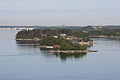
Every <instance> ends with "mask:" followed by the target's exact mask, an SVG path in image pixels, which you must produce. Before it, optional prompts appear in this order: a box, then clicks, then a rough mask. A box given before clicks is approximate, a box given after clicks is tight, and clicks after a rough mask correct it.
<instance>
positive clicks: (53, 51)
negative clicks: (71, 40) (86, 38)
mask: <svg viewBox="0 0 120 80" xmlns="http://www.w3.org/2000/svg"><path fill="white" fill-rule="evenodd" d="M48 51H49V52H52V53H88V52H98V51H96V50H66V51H64V50H48Z"/></svg>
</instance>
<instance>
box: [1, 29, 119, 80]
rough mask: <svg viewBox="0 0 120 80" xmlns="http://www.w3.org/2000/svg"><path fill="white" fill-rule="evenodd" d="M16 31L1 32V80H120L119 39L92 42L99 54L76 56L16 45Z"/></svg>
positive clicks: (33, 46) (93, 47)
mask: <svg viewBox="0 0 120 80" xmlns="http://www.w3.org/2000/svg"><path fill="white" fill-rule="evenodd" d="M16 33H17V31H0V80H120V40H110V39H94V41H95V42H96V44H95V45H94V46H92V47H90V49H91V50H98V52H93V53H88V54H81V55H78V57H77V56H73V55H72V56H70V55H59V54H53V53H48V52H47V51H41V50H40V49H39V48H38V47H37V44H18V43H17V42H16V41H15V40H14V39H15V34H16Z"/></svg>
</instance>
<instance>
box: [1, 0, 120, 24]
mask: <svg viewBox="0 0 120 80" xmlns="http://www.w3.org/2000/svg"><path fill="white" fill-rule="evenodd" d="M0 24H10V25H16V24H19V25H20V24H28V25H63V24H66V25H120V0H0Z"/></svg>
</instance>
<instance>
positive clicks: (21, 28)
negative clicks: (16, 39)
mask: <svg viewBox="0 0 120 80" xmlns="http://www.w3.org/2000/svg"><path fill="white" fill-rule="evenodd" d="M33 29H34V28H25V27H14V28H8V27H6V28H3V27H2V28H0V30H33Z"/></svg>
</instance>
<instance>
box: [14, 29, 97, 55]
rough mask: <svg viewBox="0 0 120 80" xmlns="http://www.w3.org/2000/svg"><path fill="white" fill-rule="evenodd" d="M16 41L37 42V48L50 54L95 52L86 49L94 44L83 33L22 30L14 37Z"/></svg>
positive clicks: (66, 30)
mask: <svg viewBox="0 0 120 80" xmlns="http://www.w3.org/2000/svg"><path fill="white" fill-rule="evenodd" d="M16 40H17V41H38V42H39V43H40V46H39V48H40V49H43V50H48V51H49V52H52V53H87V52H96V51H92V50H88V49H87V48H88V47H89V46H91V45H92V44H94V41H93V40H91V38H90V37H89V36H87V34H86V33H84V32H75V31H72V30H70V29H44V30H41V29H33V30H22V31H19V32H18V33H17V35H16Z"/></svg>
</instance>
